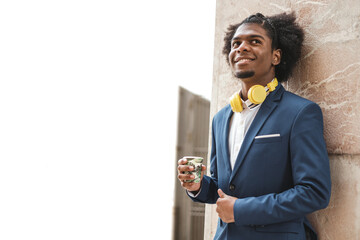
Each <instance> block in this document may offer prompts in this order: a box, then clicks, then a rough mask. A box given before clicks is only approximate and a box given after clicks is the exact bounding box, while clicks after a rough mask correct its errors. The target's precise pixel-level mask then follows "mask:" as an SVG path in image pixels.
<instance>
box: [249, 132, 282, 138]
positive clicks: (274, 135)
mask: <svg viewBox="0 0 360 240" xmlns="http://www.w3.org/2000/svg"><path fill="white" fill-rule="evenodd" d="M273 137H280V133H276V134H268V135H259V136H256V137H255V139H259V138H273Z"/></svg>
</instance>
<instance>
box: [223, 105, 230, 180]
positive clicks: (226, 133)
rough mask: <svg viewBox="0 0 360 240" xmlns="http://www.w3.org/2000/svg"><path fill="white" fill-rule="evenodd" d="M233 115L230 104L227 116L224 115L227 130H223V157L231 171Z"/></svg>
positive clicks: (227, 168) (228, 169)
mask: <svg viewBox="0 0 360 240" xmlns="http://www.w3.org/2000/svg"><path fill="white" fill-rule="evenodd" d="M232 115H233V112H232V110H231V107H230V105H228V109H227V110H226V112H225V116H224V121H225V123H224V124H223V126H225V130H224V132H223V136H222V137H223V139H222V142H223V143H224V148H223V151H222V152H223V158H224V161H225V165H226V170H227V171H228V172H229V173H231V165H230V152H229V132H230V131H229V129H230V119H231V116H232Z"/></svg>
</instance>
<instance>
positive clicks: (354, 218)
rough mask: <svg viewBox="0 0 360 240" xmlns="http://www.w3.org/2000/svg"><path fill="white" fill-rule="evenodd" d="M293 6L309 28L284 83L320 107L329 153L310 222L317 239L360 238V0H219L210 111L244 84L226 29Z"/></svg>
mask: <svg viewBox="0 0 360 240" xmlns="http://www.w3.org/2000/svg"><path fill="white" fill-rule="evenodd" d="M291 11H294V12H295V13H296V15H297V18H298V22H299V24H300V25H301V26H302V27H303V28H304V29H305V35H306V36H305V42H304V49H303V53H302V58H301V61H300V63H299V64H298V66H297V68H296V69H295V72H294V74H293V79H290V80H289V81H288V83H285V84H284V86H285V88H287V89H288V90H289V91H292V92H294V93H296V94H298V95H301V96H303V97H305V98H308V99H310V100H312V101H314V102H316V103H318V104H319V105H320V107H321V108H322V111H323V114H324V126H325V131H324V134H325V139H326V144H327V149H328V152H329V156H330V165H331V175H332V197H331V200H330V204H329V206H328V208H326V209H324V210H321V211H318V212H316V213H313V214H311V215H310V216H309V219H310V221H311V222H312V223H313V225H314V227H315V228H316V230H317V232H318V234H319V237H320V240H330V239H335V240H338V239H354V240H355V239H360V105H359V101H360V90H359V89H360V1H359V0H345V1H344V0H315V1H307V0H299V1H291V0H272V1H265V0H259V1H249V0H248V1H237V0H218V1H217V6H216V34H215V52H214V78H213V93H212V100H211V116H213V115H214V114H215V113H216V112H217V111H218V110H220V109H221V108H222V107H223V106H224V105H225V104H227V103H228V99H229V97H230V96H231V94H232V93H233V91H234V89H238V88H239V86H240V85H239V83H238V81H236V80H235V79H234V78H233V76H232V74H231V71H230V69H229V67H228V65H227V63H226V61H225V58H224V56H223V55H222V54H221V49H222V46H223V37H224V32H225V30H226V28H227V26H228V25H229V24H234V23H238V22H240V21H241V20H243V19H244V18H245V17H247V16H249V15H250V14H254V13H256V12H261V13H263V14H264V15H273V14H278V13H282V12H291ZM216 220H217V214H216V212H215V207H214V206H207V207H206V223H205V225H206V226H205V239H206V240H207V239H212V238H213V235H214V233H215V229H216V223H217V222H216Z"/></svg>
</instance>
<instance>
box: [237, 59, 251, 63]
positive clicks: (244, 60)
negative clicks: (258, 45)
mask: <svg viewBox="0 0 360 240" xmlns="http://www.w3.org/2000/svg"><path fill="white" fill-rule="evenodd" d="M251 61H252V60H251V59H240V60H239V61H238V62H241V63H242V62H251Z"/></svg>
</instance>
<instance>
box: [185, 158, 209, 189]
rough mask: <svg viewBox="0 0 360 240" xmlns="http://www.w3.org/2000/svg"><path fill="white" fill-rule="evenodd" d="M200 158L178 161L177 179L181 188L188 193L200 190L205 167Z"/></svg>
mask: <svg viewBox="0 0 360 240" xmlns="http://www.w3.org/2000/svg"><path fill="white" fill-rule="evenodd" d="M202 161H203V158H201V157H183V158H182V159H180V160H179V161H178V179H179V180H180V182H181V186H182V187H183V188H185V189H186V190H188V191H190V192H197V191H199V189H200V186H201V181H202V178H203V176H204V171H205V170H206V167H205V166H204V165H203V164H202Z"/></svg>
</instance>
